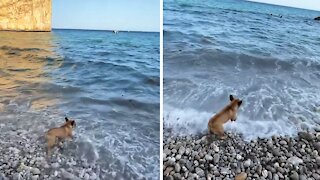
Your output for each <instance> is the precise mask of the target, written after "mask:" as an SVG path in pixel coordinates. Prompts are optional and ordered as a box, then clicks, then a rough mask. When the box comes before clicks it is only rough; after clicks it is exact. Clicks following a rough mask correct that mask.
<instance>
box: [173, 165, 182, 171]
mask: <svg viewBox="0 0 320 180" xmlns="http://www.w3.org/2000/svg"><path fill="white" fill-rule="evenodd" d="M174 170H175V172H176V173H180V170H181V166H180V164H179V163H176V164H175V166H174Z"/></svg>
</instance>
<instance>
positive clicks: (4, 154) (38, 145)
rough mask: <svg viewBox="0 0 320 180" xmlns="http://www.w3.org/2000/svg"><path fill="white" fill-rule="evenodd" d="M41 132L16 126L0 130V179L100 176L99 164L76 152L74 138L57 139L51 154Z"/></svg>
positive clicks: (94, 177) (87, 177) (89, 177)
mask: <svg viewBox="0 0 320 180" xmlns="http://www.w3.org/2000/svg"><path fill="white" fill-rule="evenodd" d="M2 128H5V126H4V124H2V126H1V128H0V129H2ZM7 128H9V127H7ZM44 135H45V134H44V133H43V136H41V135H40V134H37V133H30V132H28V131H26V130H23V129H17V128H12V129H11V130H10V131H6V132H5V133H0V136H1V139H2V140H1V141H0V147H1V148H0V180H7V179H13V180H19V179H32V180H37V179H98V178H99V177H102V174H103V173H100V171H101V168H100V167H99V165H95V163H90V162H88V161H86V160H85V159H81V157H79V156H77V153H76V151H75V147H76V143H77V142H75V140H72V141H67V140H66V141H65V142H59V145H57V146H58V147H55V148H54V149H53V152H52V154H51V156H47V153H46V141H45V138H44ZM70 149H72V150H71V151H70Z"/></svg>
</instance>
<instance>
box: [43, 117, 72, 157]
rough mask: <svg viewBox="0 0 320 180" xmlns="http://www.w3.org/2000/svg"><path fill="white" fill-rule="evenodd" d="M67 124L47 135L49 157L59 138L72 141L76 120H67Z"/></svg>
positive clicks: (49, 131) (50, 130) (51, 130)
mask: <svg viewBox="0 0 320 180" xmlns="http://www.w3.org/2000/svg"><path fill="white" fill-rule="evenodd" d="M65 120H66V122H65V123H64V124H63V125H62V126H61V127H58V128H52V129H49V130H48V132H47V135H46V139H47V144H48V155H50V152H51V149H52V148H53V147H54V145H55V144H56V141H57V138H61V139H63V138H65V139H72V137H73V136H72V130H73V128H74V127H75V126H76V122H75V121H74V120H69V119H68V118H67V117H66V118H65Z"/></svg>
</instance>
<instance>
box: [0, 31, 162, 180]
mask: <svg viewBox="0 0 320 180" xmlns="http://www.w3.org/2000/svg"><path fill="white" fill-rule="evenodd" d="M0 39H1V41H0V75H1V76H0V94H1V95H0V110H1V114H0V122H2V123H4V122H6V123H5V124H6V125H7V126H8V127H9V126H15V127H20V128H22V129H25V130H26V131H28V132H35V133H36V134H38V135H39V137H42V136H43V135H44V132H45V131H46V130H47V129H49V128H52V127H55V126H58V125H60V124H62V123H63V118H64V116H65V115H67V116H69V117H70V118H72V119H75V120H76V122H77V128H76V132H75V134H76V139H75V144H74V147H70V148H69V149H68V150H67V151H68V154H70V155H72V156H76V157H77V158H81V159H82V160H84V161H87V162H88V163H94V164H95V165H96V167H100V169H99V170H97V172H96V173H97V174H98V175H99V176H100V178H102V179H104V177H108V179H121V178H124V179H137V178H142V177H143V178H147V179H150V178H154V177H159V143H160V137H159V133H160V126H159V123H160V122H159V101H160V100H159V33H139V32H120V33H118V34H114V33H112V32H108V31H82V30H53V31H52V32H51V33H22V32H20V33H17V32H0ZM35 124H36V126H35ZM6 129H8V128H6Z"/></svg>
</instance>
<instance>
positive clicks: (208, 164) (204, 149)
mask: <svg viewBox="0 0 320 180" xmlns="http://www.w3.org/2000/svg"><path fill="white" fill-rule="evenodd" d="M227 135H228V138H227V139H225V140H218V139H216V138H211V142H212V143H210V142H208V137H207V136H206V135H199V136H172V135H170V134H169V133H168V132H167V133H165V135H164V141H163V149H164V150H163V178H164V179H203V180H205V179H234V178H235V176H237V175H239V174H241V173H243V174H244V173H245V174H246V176H247V179H270V180H273V179H275V180H277V179H297V180H298V179H301V180H304V179H310V180H311V179H320V156H319V149H320V132H299V133H298V135H297V136H296V137H289V136H273V137H270V138H262V139H261V138H258V139H255V140H251V141H250V142H246V141H244V140H243V138H242V137H241V135H239V134H234V133H227Z"/></svg>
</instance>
